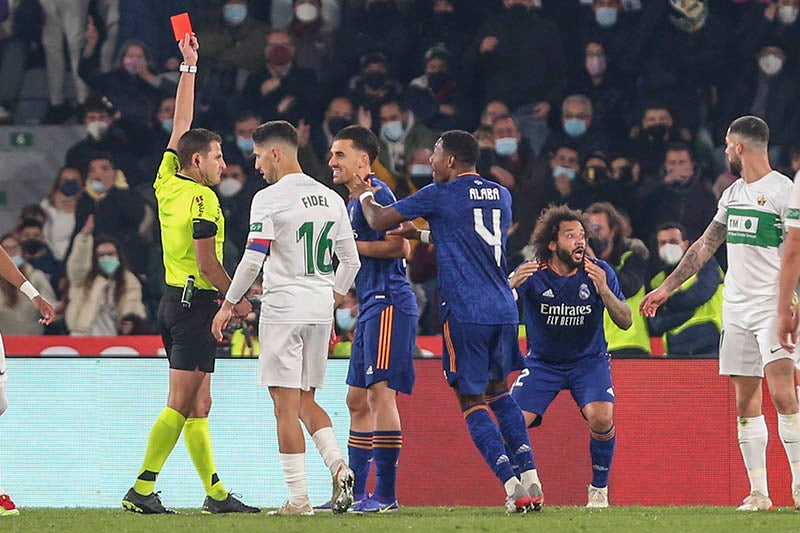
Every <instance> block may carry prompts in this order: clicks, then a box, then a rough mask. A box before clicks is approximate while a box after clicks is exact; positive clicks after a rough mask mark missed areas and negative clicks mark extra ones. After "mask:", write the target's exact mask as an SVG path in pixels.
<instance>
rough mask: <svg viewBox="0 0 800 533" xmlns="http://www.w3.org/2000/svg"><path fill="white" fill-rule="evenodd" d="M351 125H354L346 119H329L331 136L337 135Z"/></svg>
mask: <svg viewBox="0 0 800 533" xmlns="http://www.w3.org/2000/svg"><path fill="white" fill-rule="evenodd" d="M350 124H352V122H350V121H349V120H347V119H346V118H344V117H329V118H328V131H330V132H331V135H336V134H337V133H339V132H340V131H342V130H343V129H345V128H346V127H347V126H349V125H350Z"/></svg>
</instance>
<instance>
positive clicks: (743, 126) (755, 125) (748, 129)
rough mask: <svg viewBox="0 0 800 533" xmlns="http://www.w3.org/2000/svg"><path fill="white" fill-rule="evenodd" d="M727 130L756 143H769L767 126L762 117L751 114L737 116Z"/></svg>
mask: <svg viewBox="0 0 800 533" xmlns="http://www.w3.org/2000/svg"><path fill="white" fill-rule="evenodd" d="M729 130H730V132H731V133H732V134H735V135H739V136H740V137H744V138H745V139H748V140H750V141H753V142H755V143H758V144H763V145H765V146H766V145H767V144H768V143H769V126H767V123H766V122H764V121H763V120H762V119H760V118H758V117H754V116H752V115H747V116H744V117H739V118H737V119H736V120H734V121H733V122H731V126H730V128H729Z"/></svg>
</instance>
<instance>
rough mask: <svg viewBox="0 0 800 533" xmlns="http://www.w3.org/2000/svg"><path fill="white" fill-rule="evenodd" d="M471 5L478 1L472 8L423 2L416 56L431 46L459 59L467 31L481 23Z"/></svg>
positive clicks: (453, 1) (449, 0) (440, 0)
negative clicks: (424, 6) (423, 8)
mask: <svg viewBox="0 0 800 533" xmlns="http://www.w3.org/2000/svg"><path fill="white" fill-rule="evenodd" d="M474 4H478V2H475V3H473V5H472V6H469V5H467V3H466V2H459V1H458V0H433V1H430V2H427V6H426V8H425V9H426V10H425V11H423V12H422V15H421V17H425V18H423V22H422V28H421V29H420V35H419V42H418V45H417V50H418V52H417V54H416V57H424V55H425V52H426V51H428V50H430V49H431V48H433V47H435V46H443V47H444V48H445V49H446V50H449V52H450V53H451V54H452V57H454V58H461V57H463V55H464V51H465V50H466V49H467V46H469V42H470V40H471V36H472V32H470V31H469V29H468V28H470V27H473V30H474V29H476V28H474V26H475V25H476V23H477V22H478V21H480V20H482V17H481V16H474V14H475V12H476V11H478V9H477V7H478V6H477V5H474ZM470 8H472V9H470ZM470 11H471V12H470ZM503 114H507V113H503Z"/></svg>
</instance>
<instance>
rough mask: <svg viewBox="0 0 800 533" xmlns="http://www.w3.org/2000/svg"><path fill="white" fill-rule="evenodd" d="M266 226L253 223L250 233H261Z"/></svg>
mask: <svg viewBox="0 0 800 533" xmlns="http://www.w3.org/2000/svg"><path fill="white" fill-rule="evenodd" d="M263 227H264V225H263V224H262V223H261V222H253V223H252V224H250V231H261V230H262V228H263Z"/></svg>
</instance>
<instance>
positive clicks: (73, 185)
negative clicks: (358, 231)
mask: <svg viewBox="0 0 800 533" xmlns="http://www.w3.org/2000/svg"><path fill="white" fill-rule="evenodd" d="M58 190H59V191H61V194H63V195H64V196H75V195H76V194H78V192H79V191H80V190H81V184H80V183H78V182H77V181H75V180H67V181H65V182H64V183H62V184H61V187H60V188H59V189H58Z"/></svg>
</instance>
